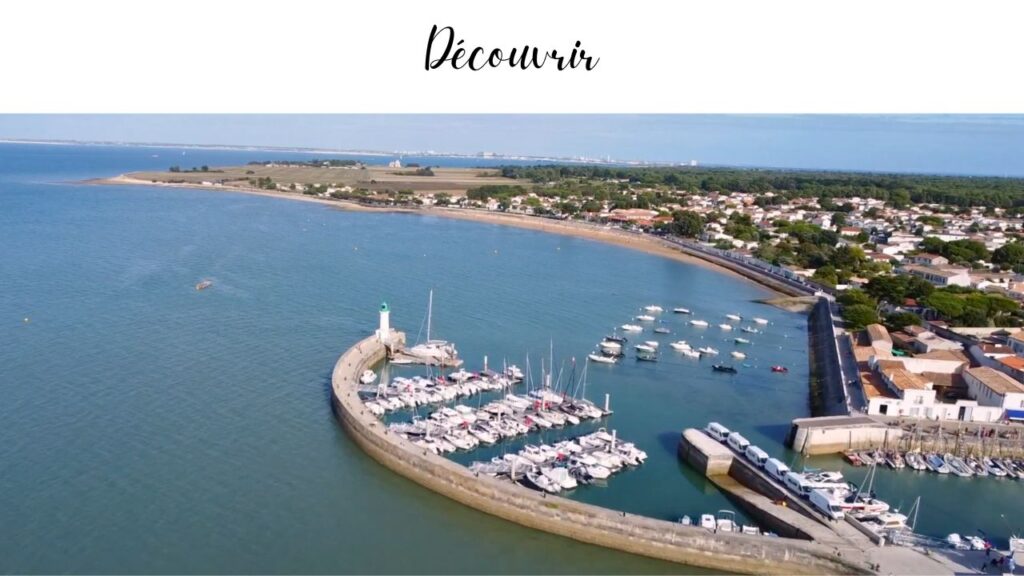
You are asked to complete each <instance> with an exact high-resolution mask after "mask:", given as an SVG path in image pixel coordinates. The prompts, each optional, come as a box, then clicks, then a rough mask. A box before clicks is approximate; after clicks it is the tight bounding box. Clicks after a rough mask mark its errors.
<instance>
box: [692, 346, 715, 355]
mask: <svg viewBox="0 0 1024 576" xmlns="http://www.w3.org/2000/svg"><path fill="white" fill-rule="evenodd" d="M697 352H700V353H701V354H707V355H709V356H714V355H716V354H718V350H717V349H715V348H712V347H711V346H703V347H701V348H697Z"/></svg>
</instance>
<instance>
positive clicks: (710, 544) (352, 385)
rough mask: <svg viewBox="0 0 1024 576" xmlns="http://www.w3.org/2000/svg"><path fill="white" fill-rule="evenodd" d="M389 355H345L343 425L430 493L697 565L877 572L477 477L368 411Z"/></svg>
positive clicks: (339, 397)
mask: <svg viewBox="0 0 1024 576" xmlns="http://www.w3.org/2000/svg"><path fill="white" fill-rule="evenodd" d="M391 334H392V340H391V341H392V342H393V343H394V344H395V345H396V346H400V345H401V344H402V343H404V339H405V336H404V334H402V333H400V332H392V333H391ZM387 354H388V349H387V348H386V347H385V345H384V344H383V343H381V342H380V341H379V340H378V339H377V337H376V336H371V337H369V338H366V339H364V340H362V341H360V342H358V343H357V344H356V345H355V346H353V347H352V348H349V349H348V350H347V351H346V352H345V353H344V354H342V355H341V357H340V358H339V359H338V361H337V363H336V364H335V366H334V371H333V374H332V378H331V388H332V394H331V398H332V401H331V403H332V406H333V408H334V410H335V413H336V415H337V417H338V419H339V420H340V421H341V424H342V427H343V428H344V429H345V431H346V432H347V433H348V434H349V436H350V437H351V438H352V439H353V440H354V441H355V442H356V444H358V445H359V447H360V448H362V449H363V450H364V451H365V452H366V453H367V454H368V455H369V456H370V457H372V458H373V459H374V460H376V461H377V462H379V463H380V464H382V465H384V466H385V467H387V468H389V469H391V470H392V471H394V472H396V473H398V474H401V475H402V476H405V477H406V478H408V479H410V480H412V481H414V482H416V483H418V484H420V485H421V486H423V487H425V488H427V489H430V490H433V491H435V492H437V493H439V494H441V495H444V496H446V497H448V498H451V499H452V500H455V501H456V502H459V503H461V504H464V505H466V506H469V507H471V508H474V509H477V510H479V511H482V512H486V513H488V514H492V515H494V516H498V517H500V518H503V519H505V520H509V521H512V522H515V523H517V524H520V525H523V526H526V527H529V528H534V529H537V530H542V531H545V532H549V533H552V534H557V535H560V536H564V537H567V538H572V539H574V540H578V541H580V542H585V543H588V544H594V545H598V546H605V547H608V548H612V549H616V550H621V551H624V552H629V553H633V554H638V555H643V556H649V557H652V558H657V559H661V560H667V561H671V562H677V563H680V564H685V565H690V566H700V567H705V568H711V569H715V570H722V571H726V572H730V573H749V574H822V573H829V574H839V573H842V574H865V573H870V570H869V569H868V567H867V563H866V562H862V561H854V560H851V559H850V558H849V557H847V556H845V555H842V554H841V553H840V554H837V550H836V549H834V548H832V547H829V546H825V545H822V544H818V543H814V542H808V541H804V540H798V539H791V538H769V537H764V536H750V535H744V534H725V533H720V534H716V533H712V532H709V531H708V530H705V529H703V528H699V527H695V526H683V525H682V524H679V523H674V522H667V521H664V520H656V519H653V518H647V517H643V516H635V515H631V514H626V513H624V512H619V511H615V510H611V509H607V508H602V507H599V506H593V505H590V504H584V503H581V502H576V501H574V500H570V499H568V498H562V497H558V496H546V495H544V494H541V493H538V492H534V491H532V490H528V489H526V488H523V487H521V486H518V485H516V484H513V483H511V482H508V481H505V480H499V479H496V478H491V477H488V476H476V475H475V474H474V473H473V472H470V470H469V469H467V468H465V467H463V466H460V465H458V464H456V463H454V462H452V461H450V460H448V459H446V458H444V457H441V456H437V455H435V454H433V453H431V452H429V451H425V450H423V449H421V448H419V447H417V446H415V445H413V444H412V443H411V442H409V441H408V440H405V439H403V438H401V437H399V436H396V435H394V434H389V433H388V431H387V429H386V427H385V426H384V425H383V424H382V423H381V421H379V420H378V419H377V418H376V417H374V416H373V415H372V414H370V412H369V411H368V410H366V409H365V408H364V406H363V404H362V401H361V400H360V399H359V396H358V393H357V389H358V386H359V375H360V374H362V372H363V370H366V369H367V368H369V367H370V366H372V365H374V364H376V363H378V362H380V361H382V360H384V359H385V358H386V357H387Z"/></svg>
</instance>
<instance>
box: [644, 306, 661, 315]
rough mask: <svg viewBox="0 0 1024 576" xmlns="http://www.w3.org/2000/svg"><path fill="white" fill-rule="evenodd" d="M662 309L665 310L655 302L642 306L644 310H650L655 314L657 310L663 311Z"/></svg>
mask: <svg viewBox="0 0 1024 576" xmlns="http://www.w3.org/2000/svg"><path fill="white" fill-rule="evenodd" d="M664 311H665V309H664V308H662V307H661V306H657V305H655V304H651V305H650V306H644V312H650V313H652V314H657V313H659V312H664Z"/></svg>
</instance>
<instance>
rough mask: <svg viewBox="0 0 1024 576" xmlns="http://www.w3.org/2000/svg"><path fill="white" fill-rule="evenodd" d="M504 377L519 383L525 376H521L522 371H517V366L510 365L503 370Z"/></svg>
mask: <svg viewBox="0 0 1024 576" xmlns="http://www.w3.org/2000/svg"><path fill="white" fill-rule="evenodd" d="M505 376H507V377H509V378H511V379H513V380H519V381H521V380H522V379H523V378H524V377H525V374H523V371H522V370H520V369H519V366H516V365H515V364H512V365H510V366H509V367H508V368H505Z"/></svg>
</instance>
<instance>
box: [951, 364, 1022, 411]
mask: <svg viewBox="0 0 1024 576" xmlns="http://www.w3.org/2000/svg"><path fill="white" fill-rule="evenodd" d="M964 382H965V383H966V384H967V390H968V394H969V395H970V397H971V398H972V399H974V400H977V401H978V404H980V405H981V406H992V407H996V408H1001V409H1002V410H1003V411H1004V413H1003V414H1000V417H1001V418H1004V419H1009V418H1011V417H1014V419H1017V420H1021V419H1024V384H1021V383H1020V382H1017V381H1016V380H1014V379H1013V378H1010V377H1009V376H1007V375H1006V374H1003V373H1002V372H1000V371H998V370H995V369H993V368H989V367H987V366H981V367H978V368H968V369H967V370H964Z"/></svg>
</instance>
